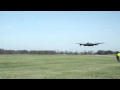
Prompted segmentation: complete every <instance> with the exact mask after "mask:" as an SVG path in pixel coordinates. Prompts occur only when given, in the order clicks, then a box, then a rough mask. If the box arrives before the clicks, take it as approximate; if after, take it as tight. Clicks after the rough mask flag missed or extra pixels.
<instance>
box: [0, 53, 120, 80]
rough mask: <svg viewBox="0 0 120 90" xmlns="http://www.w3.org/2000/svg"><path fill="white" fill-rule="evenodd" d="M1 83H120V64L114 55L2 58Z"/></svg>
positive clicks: (0, 61) (0, 66) (15, 56)
mask: <svg viewBox="0 0 120 90" xmlns="http://www.w3.org/2000/svg"><path fill="white" fill-rule="evenodd" d="M0 79H120V62H117V60H116V57H115V56H113V55H112V56H110V55H109V56H97V55H96V56H93V55H91V56H90V55H0Z"/></svg>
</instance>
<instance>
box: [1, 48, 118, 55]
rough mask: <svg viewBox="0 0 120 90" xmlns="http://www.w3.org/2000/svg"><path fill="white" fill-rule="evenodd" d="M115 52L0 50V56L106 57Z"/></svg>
mask: <svg viewBox="0 0 120 90" xmlns="http://www.w3.org/2000/svg"><path fill="white" fill-rule="evenodd" d="M115 53H116V51H111V50H108V51H105V50H98V51H97V52H93V51H92V50H91V51H87V52H86V51H84V52H77V51H75V52H72V51H55V50H30V51H28V50H4V49H0V54H45V55H46V54H48V55H53V54H65V55H66V54H67V55H78V54H83V55H87V54H89V55H93V54H99V55H107V54H115Z"/></svg>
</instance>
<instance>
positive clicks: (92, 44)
mask: <svg viewBox="0 0 120 90" xmlns="http://www.w3.org/2000/svg"><path fill="white" fill-rule="evenodd" d="M103 43H104V42H102V43H89V42H88V43H86V44H82V43H76V44H79V45H80V46H82V45H83V46H94V45H98V44H103Z"/></svg>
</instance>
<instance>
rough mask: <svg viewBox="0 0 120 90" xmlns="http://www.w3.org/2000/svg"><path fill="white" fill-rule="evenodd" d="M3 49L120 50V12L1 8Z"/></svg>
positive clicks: (0, 33) (1, 46)
mask: <svg viewBox="0 0 120 90" xmlns="http://www.w3.org/2000/svg"><path fill="white" fill-rule="evenodd" d="M87 42H91V43H97V42H105V43H104V44H100V45H98V46H93V47H88V46H87V47H85V46H80V45H78V44H75V43H87ZM0 48H3V49H12V50H23V49H26V50H59V51H66V50H67V51H78V52H81V51H84V50H86V51H89V50H93V51H97V50H113V51H120V11H0Z"/></svg>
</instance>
